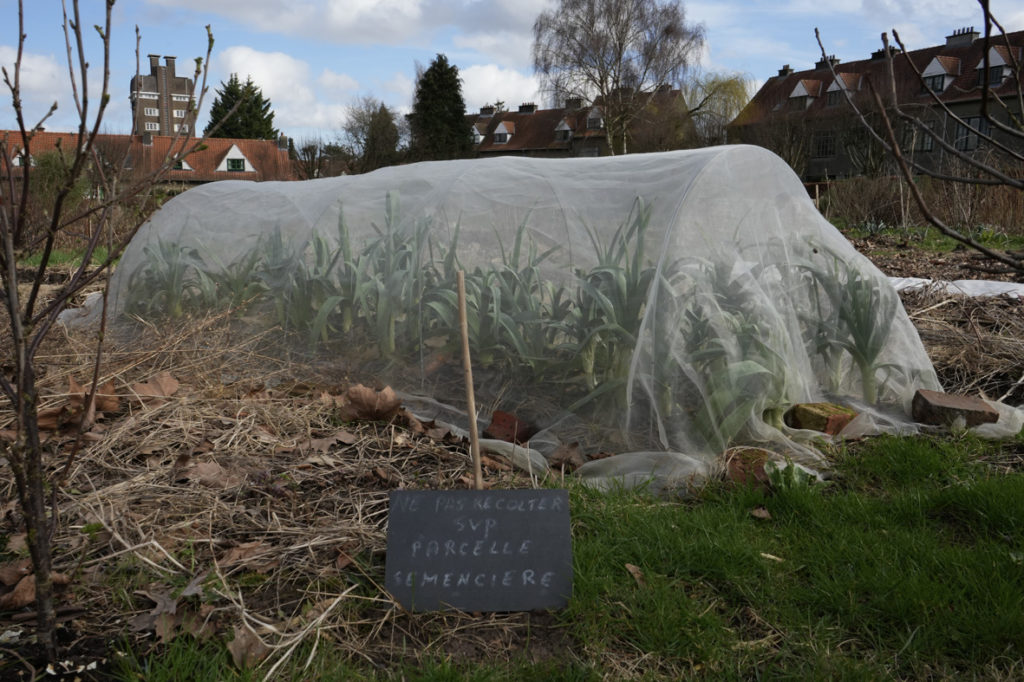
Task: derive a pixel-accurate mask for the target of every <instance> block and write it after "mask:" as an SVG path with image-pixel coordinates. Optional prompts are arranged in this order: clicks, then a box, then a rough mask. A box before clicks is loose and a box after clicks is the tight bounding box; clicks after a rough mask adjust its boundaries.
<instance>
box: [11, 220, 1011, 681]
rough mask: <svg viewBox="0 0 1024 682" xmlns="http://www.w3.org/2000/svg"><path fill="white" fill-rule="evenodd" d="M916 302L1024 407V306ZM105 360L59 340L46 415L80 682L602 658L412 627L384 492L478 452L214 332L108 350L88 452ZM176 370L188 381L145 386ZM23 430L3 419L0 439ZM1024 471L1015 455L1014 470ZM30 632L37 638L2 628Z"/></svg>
mask: <svg viewBox="0 0 1024 682" xmlns="http://www.w3.org/2000/svg"><path fill="white" fill-rule="evenodd" d="M855 245H856V246H857V247H858V248H859V249H860V250H861V251H862V252H863V253H865V254H866V255H867V256H868V257H869V258H871V259H872V260H873V261H874V262H875V263H876V265H878V266H879V267H880V268H881V269H882V270H883V272H885V273H886V274H889V275H893V276H910V277H925V278H932V279H950V280H953V279H981V278H986V279H995V278H1000V279H1004V280H1005V279H1009V277H1007V276H1006V275H993V274H992V273H986V272H984V270H990V269H993V268H992V264H990V263H986V262H984V261H983V260H982V259H979V258H977V257H976V256H975V255H974V254H973V253H970V252H967V251H954V252H952V253H948V254H928V253H923V252H921V251H920V250H919V249H918V248H917V247H916V246H915V244H914V242H912V241H904V240H902V239H900V238H898V237H893V236H889V235H882V236H877V237H872V238H870V239H861V240H857V241H856V242H855ZM902 298H903V302H904V306H905V308H906V309H907V311H908V313H909V314H910V315H911V319H912V320H913V321H914V323H915V324H916V325H917V327H918V330H919V332H920V334H921V338H922V341H923V343H924V344H925V347H926V349H927V350H928V353H929V355H930V357H931V358H932V360H933V363H934V365H935V367H936V370H937V371H938V373H939V376H940V379H941V380H942V382H943V385H944V386H945V387H946V389H947V390H950V391H952V392H960V393H968V394H972V395H976V394H978V393H983V394H985V395H987V396H989V397H991V398H999V397H1004V398H1005V399H1006V400H1007V402H1010V403H1011V404H1020V403H1024V345H1022V344H1024V309H1022V305H1024V303H1022V301H1021V300H1019V299H1016V300H1014V299H1008V298H990V299H966V298H964V297H959V296H949V295H946V294H941V293H937V292H932V291H928V290H924V291H916V292H911V293H906V294H903V296H902ZM0 342H3V339H2V338H0ZM93 347H94V342H93V341H92V340H90V339H87V338H77V337H65V336H63V335H61V334H55V335H54V337H53V338H52V339H51V342H50V343H49V344H48V345H47V347H46V348H45V349H44V350H43V352H42V353H41V355H40V358H41V363H42V366H43V386H44V388H45V392H46V394H47V395H48V396H49V397H48V398H47V401H46V404H45V405H43V407H44V409H54V408H59V407H61V406H62V405H63V406H66V407H67V411H66V412H63V413H62V412H60V411H58V413H57V416H56V417H55V426H56V428H54V429H51V430H49V431H48V432H47V435H48V438H49V440H48V444H47V447H48V448H49V452H50V453H51V455H50V462H49V466H50V469H51V471H52V472H53V474H54V475H56V472H57V471H59V470H61V469H63V467H65V466H66V465H67V463H68V462H69V461H70V462H71V465H70V470H69V478H68V480H69V483H68V485H67V486H64V487H61V488H59V489H58V503H59V507H60V509H61V524H60V525H59V527H58V530H57V533H56V535H55V537H54V541H55V546H56V548H57V553H56V562H55V568H56V570H58V571H62V572H64V573H66V574H68V575H69V576H70V579H71V586H70V589H67V590H65V591H64V593H63V594H62V596H61V598H60V600H59V604H60V607H61V609H62V611H61V613H62V620H63V628H62V633H61V634H62V637H63V643H64V645H65V647H66V656H65V658H66V660H67V661H68V663H67V666H66V669H67V670H69V671H72V672H70V673H68V674H67V675H65V679H74V678H75V677H76V676H77V677H78V678H80V679H86V680H88V679H103V677H102V675H103V671H104V670H105V669H109V657H110V656H112V655H113V653H112V650H111V649H110V648H109V643H110V642H111V641H118V640H119V639H120V638H122V637H127V638H129V639H130V640H131V641H132V642H133V646H134V648H135V649H136V650H137V651H139V652H142V653H145V652H146V651H148V650H156V649H157V648H158V647H159V646H160V643H161V642H166V641H169V640H170V639H171V638H173V637H174V636H177V635H179V634H182V633H190V634H192V635H193V636H197V637H200V638H203V637H214V638H217V639H218V640H219V641H224V640H228V639H232V638H234V641H235V642H237V643H238V644H237V647H236V649H237V653H236V654H235V655H236V657H237V658H238V660H244V659H246V658H247V657H250V660H251V661H259V662H260V665H261V666H262V668H261V671H263V672H265V671H267V670H269V669H270V668H271V667H272V666H273V665H275V664H277V663H280V662H283V661H285V660H286V659H288V658H289V657H291V656H292V655H294V652H295V651H296V646H301V645H312V644H313V643H314V642H319V643H320V645H321V646H323V645H324V644H325V643H329V644H330V645H332V646H334V647H337V649H338V650H339V651H340V652H341V653H342V654H343V655H348V656H351V657H353V658H358V659H363V660H366V661H368V662H370V663H372V664H373V665H375V666H378V667H379V668H380V669H382V670H384V669H388V668H389V667H391V666H394V665H397V664H401V663H408V662H411V661H413V660H415V656H416V655H418V654H417V653H416V652H423V651H427V650H430V651H432V652H434V653H435V654H440V655H443V654H445V653H449V654H451V655H453V656H454V657H456V658H458V659H460V660H467V659H468V660H485V659H486V660H489V661H494V660H499V659H504V660H511V659H512V658H514V657H516V656H520V655H527V656H529V657H531V658H532V659H534V660H558V659H559V658H560V657H562V658H564V657H565V656H571V655H573V654H572V652H573V651H576V652H585V647H586V645H585V643H580V642H573V641H570V640H569V639H568V638H567V636H566V635H565V634H564V630H563V629H562V628H559V627H558V624H557V623H556V622H555V621H554V620H553V619H552V618H551V617H550V616H544V615H540V614H530V613H524V614H505V615H502V614H495V615H488V616H472V615H464V614H422V615H416V616H413V615H410V614H406V613H403V612H401V610H400V609H398V608H397V607H396V606H395V605H394V604H392V603H390V602H389V601H386V600H382V599H380V598H379V594H380V588H379V585H378V583H379V580H380V579H381V575H380V573H381V571H380V568H379V559H380V557H381V556H382V553H383V551H384V533H383V530H382V528H383V520H384V518H385V516H386V499H387V491H389V490H391V489H393V488H395V487H399V486H402V487H429V488H434V489H443V488H464V487H466V486H467V481H468V478H467V477H468V476H469V475H470V474H469V471H470V466H469V459H468V457H467V453H466V446H465V444H464V443H463V442H462V441H461V440H460V439H457V438H452V437H451V436H450V435H448V434H446V433H445V432H444V431H443V430H440V431H439V430H437V429H436V428H435V427H434V426H432V425H429V424H427V425H424V424H417V423H415V422H413V421H409V420H408V419H406V418H405V417H401V418H397V417H396V419H397V421H389V420H371V421H367V422H364V423H361V424H360V425H359V426H347V425H346V426H344V427H342V426H339V419H338V416H337V415H338V409H339V401H342V402H343V401H344V400H345V399H346V398H345V395H346V394H345V393H344V391H343V390H342V389H341V388H340V387H341V386H342V385H344V384H346V379H347V377H344V376H332V375H331V372H330V368H308V367H307V368H300V370H299V371H298V374H305V375H306V376H308V375H309V374H310V370H311V369H315V370H317V371H319V373H320V375H321V376H323V377H324V379H323V381H322V382H321V383H320V384H318V385H311V384H308V383H304V382H300V381H298V380H295V378H294V377H292V376H291V374H292V373H293V370H292V369H290V368H289V367H288V366H287V365H285V364H284V363H280V362H278V361H276V360H274V359H273V358H268V357H264V356H261V355H259V354H258V349H257V348H256V347H255V346H254V347H253V348H252V354H251V355H250V356H248V357H246V356H245V354H240V353H239V352H238V350H239V349H238V346H237V341H234V342H232V341H231V340H228V339H224V338H220V337H218V336H216V333H215V332H214V331H213V330H212V328H211V329H209V330H204V329H192V330H189V331H188V332H187V333H185V332H183V333H181V334H177V335H165V336H163V337H161V338H160V340H159V342H158V341H157V340H156V339H154V338H150V339H143V340H136V343H135V344H134V345H133V346H131V347H116V346H111V347H109V348H108V350H107V352H106V358H107V360H106V363H105V365H104V376H103V378H102V380H101V383H102V382H106V381H107V380H111V381H113V386H114V387H115V391H114V392H116V393H117V394H118V395H119V396H120V398H119V400H118V401H117V403H116V405H115V404H113V403H112V404H110V405H109V406H108V410H107V412H105V413H102V414H100V415H98V416H97V418H96V420H95V422H94V424H93V425H92V427H91V428H90V429H89V430H88V431H87V432H86V434H84V436H83V438H82V440H81V441H80V440H79V438H78V434H76V433H75V432H74V430H73V429H71V428H68V424H69V423H70V422H69V421H68V420H69V419H71V418H72V417H74V416H76V415H75V412H74V410H75V407H76V404H77V405H80V402H81V399H80V397H79V398H78V399H77V400H78V403H76V397H75V391H74V389H73V388H71V389H69V386H70V385H71V384H69V377H72V378H75V379H76V380H77V381H78V382H82V383H84V382H85V381H86V379H87V376H88V368H89V367H90V364H91V363H90V360H91V357H92V353H93ZM139 348H150V349H151V350H149V351H147V352H141V351H139V350H138V349H139ZM229 348H230V352H227V349H229ZM254 363H255V364H258V366H259V367H261V368H262V381H252V380H242V379H240V380H238V381H231V380H225V377H231V376H238V377H244V376H251V372H250V371H248V370H249V369H251V366H252V365H253V364H254ZM246 364H248V367H246V366H245V365H246ZM165 373H166V374H165ZM160 376H167V377H170V378H171V379H173V380H174V382H173V384H172V383H171V382H169V381H165V382H164V383H160V382H157V384H156V385H157V388H151V389H140V388H139V387H140V386H143V385H152V381H153V379H154V377H160ZM174 384H176V386H174ZM172 387H173V390H172ZM146 391H151V392H152V393H156V394H157V395H152V394H148V395H147V394H146ZM160 392H164V393H167V395H163V396H161V395H159V393H160ZM168 392H169V393H168ZM61 414H63V415H64V416H63V417H61V416H60V415H61ZM391 416H392V417H394V416H395V415H391ZM61 419H64V422H63V423H64V426H63V427H61V426H60V424H61ZM403 420H404V421H403ZM6 421H7V420H6V419H4V416H3V414H2V412H0V430H2V429H3V428H6V427H5V426H4V424H5V423H6ZM1022 459H1024V456H1022V455H1021V454H1020V453H1015V452H1012V453H1007V460H1006V462H1007V464H1006V465H1007V466H1008V467H1010V468H1019V465H1020V463H1021V461H1022ZM485 478H486V480H487V481H488V483H489V484H490V485H494V486H499V487H502V488H509V487H528V486H530V485H531V484H532V482H531V480H530V478H529V477H528V476H525V475H522V474H517V473H516V472H514V471H513V470H511V469H510V468H509V467H508V466H507V464H505V463H504V462H503V461H502V460H501V459H500V458H499V457H492V458H490V460H489V462H488V463H487V464H486V465H485ZM10 486H11V483H10V482H9V481H5V482H0V501H7V503H6V505H5V506H4V507H3V509H2V511H3V516H2V517H0V524H2V529H0V534H5V535H6V534H9V535H11V536H12V537H15V538H16V537H17V536H18V534H19V532H20V527H21V523H20V518H19V516H18V511H17V507H16V505H15V504H14V502H13V500H14V496H13V491H12V490H11V488H10ZM375 566H376V568H375ZM112 585H115V586H117V590H111V589H110V587H111V586H112ZM31 608H32V607H31V606H26V607H22V608H19V609H16V610H9V611H6V612H2V613H0V636H3V637H5V638H6V639H4V640H3V641H0V679H5V680H6V679H12V680H13V679H31V677H32V676H33V675H32V673H33V666H34V671H35V672H36V673H38V672H41V671H42V665H41V664H40V663H39V661H38V657H37V656H36V655H35V654H36V652H35V651H34V650H33V648H32V646H31V644H30V639H29V635H28V633H29V631H30V626H31V618H32V612H31ZM14 632H21V633H22V634H21V635H18V636H14V635H8V634H6V633H14ZM26 659H27V660H26ZM634 663H637V661H630V660H627V658H625V657H624V658H623V659H622V660H621V661H615V660H608V661H607V666H608V672H609V674H610V675H612V676H614V675H615V672H616V670H615V666H616V665H622V666H623V667H622V669H621V670H620V671H619V672H621V673H622V676H623V677H628V676H630V666H631V665H633V664H634ZM91 664H95V665H96V666H97V667H96V669H94V670H89V669H87V667H88V666H90V665H91ZM55 672H62V671H61V670H58V671H55ZM634 674H635V671H634ZM47 679H57V677H54V676H51V677H48V678H47Z"/></svg>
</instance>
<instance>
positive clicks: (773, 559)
mask: <svg viewBox="0 0 1024 682" xmlns="http://www.w3.org/2000/svg"><path fill="white" fill-rule="evenodd" d="M761 556H762V557H764V558H765V559H770V560H772V561H779V562H782V561H785V559H780V558H779V557H777V556H775V555H774V554H768V553H767V552H761Z"/></svg>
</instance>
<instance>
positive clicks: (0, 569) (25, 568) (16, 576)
mask: <svg viewBox="0 0 1024 682" xmlns="http://www.w3.org/2000/svg"><path fill="white" fill-rule="evenodd" d="M31 570H32V560H31V559H19V560H18V561H9V562H7V563H6V564H3V565H0V583H3V584H4V585H7V586H8V587H10V586H11V585H17V584H18V581H19V580H21V579H22V578H24V577H25V576H26V575H28V574H29V572H30V571H31Z"/></svg>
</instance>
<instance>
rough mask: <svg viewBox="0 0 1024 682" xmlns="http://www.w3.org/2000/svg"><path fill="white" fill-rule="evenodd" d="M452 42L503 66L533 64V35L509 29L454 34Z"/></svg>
mask: <svg viewBox="0 0 1024 682" xmlns="http://www.w3.org/2000/svg"><path fill="white" fill-rule="evenodd" d="M452 43H453V44H454V45H455V46H456V47H458V48H460V49H471V50H474V51H476V52H479V53H480V54H481V55H483V56H484V57H486V58H487V59H489V60H490V61H493V62H495V63H497V64H499V65H500V66H505V67H513V68H514V67H524V66H531V67H532V65H533V55H532V49H533V36H532V34H530V35H529V36H524V35H523V34H521V33H513V32H511V31H495V32H493V33H472V34H467V35H456V36H454V37H453V38H452Z"/></svg>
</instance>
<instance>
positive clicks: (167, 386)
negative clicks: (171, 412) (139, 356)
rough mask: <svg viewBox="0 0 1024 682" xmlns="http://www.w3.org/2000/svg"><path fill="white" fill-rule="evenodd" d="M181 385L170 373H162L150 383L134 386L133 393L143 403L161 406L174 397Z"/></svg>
mask: <svg viewBox="0 0 1024 682" xmlns="http://www.w3.org/2000/svg"><path fill="white" fill-rule="evenodd" d="M179 386H180V384H179V383H178V380H177V379H175V378H174V377H172V376H171V374H170V372H161V373H160V374H158V375H156V376H155V377H153V378H152V379H150V380H149V381H146V382H143V383H138V384H132V391H133V392H134V393H135V395H136V397H138V398H139V399H140V400H141V401H142V402H143V403H148V404H151V405H159V404H160V403H162V402H163V401H164V400H165V399H166V398H169V397H170V396H172V395H174V394H175V393H176V392H177V390H178V387H179Z"/></svg>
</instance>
